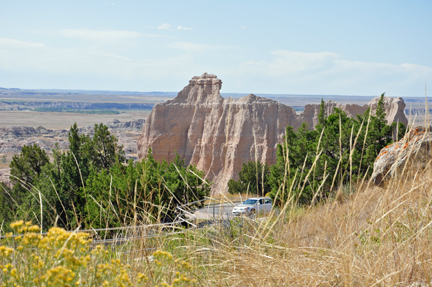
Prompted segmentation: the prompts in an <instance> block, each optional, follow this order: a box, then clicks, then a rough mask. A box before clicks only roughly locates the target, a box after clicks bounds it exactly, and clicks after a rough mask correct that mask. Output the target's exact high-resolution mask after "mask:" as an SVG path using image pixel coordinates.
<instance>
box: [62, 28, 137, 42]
mask: <svg viewBox="0 0 432 287" xmlns="http://www.w3.org/2000/svg"><path fill="white" fill-rule="evenodd" d="M58 32H59V35H60V36H62V37H66V38H75V39H83V40H96V41H121V40H127V39H134V38H138V37H140V36H141V35H142V34H141V33H138V32H135V31H121V30H101V31H98V30H88V29H80V30H75V29H61V30H59V31H58Z"/></svg>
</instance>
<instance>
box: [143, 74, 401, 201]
mask: <svg viewBox="0 0 432 287" xmlns="http://www.w3.org/2000/svg"><path fill="white" fill-rule="evenodd" d="M221 87H222V81H221V80H220V79H218V78H217V77H216V76H215V75H211V74H207V73H205V74H203V75H202V76H201V77H193V78H192V79H191V80H190V81H189V85H187V86H186V87H185V88H184V89H183V90H182V91H180V92H179V93H178V96H177V97H176V98H175V99H173V100H171V101H167V102H165V103H162V104H157V105H156V106H155V107H154V108H153V110H152V112H151V113H150V114H149V116H148V117H147V120H146V122H145V124H144V127H143V131H142V135H141V137H140V139H139V141H138V155H139V158H140V159H141V158H143V157H145V156H146V154H147V151H148V149H149V148H151V149H152V154H153V157H154V158H155V159H156V160H159V161H160V160H162V159H165V160H167V161H171V160H172V159H174V157H175V155H176V152H177V153H178V154H179V155H180V156H181V157H182V158H183V159H184V160H185V163H186V164H194V165H197V167H198V168H199V169H201V170H203V171H205V173H206V178H208V179H210V180H213V182H214V183H215V186H214V191H216V192H224V191H225V190H226V185H227V182H228V180H229V179H231V178H234V179H236V178H237V176H238V172H239V171H240V170H241V166H242V164H243V163H244V162H247V161H250V160H259V161H261V162H267V163H268V164H274V163H275V162H276V147H277V144H278V143H281V142H282V140H283V136H284V132H285V129H286V127H287V126H288V125H290V126H293V127H294V128H295V129H297V128H299V127H300V125H301V124H302V123H303V122H307V123H308V124H309V125H310V126H311V127H313V126H315V125H316V123H317V116H318V113H319V109H320V105H306V106H305V110H304V111H303V113H301V114H300V115H297V114H296V112H295V110H294V109H293V108H292V107H289V106H286V105H284V104H281V103H278V102H276V101H273V100H270V99H266V98H262V97H257V96H255V95H253V94H250V95H248V96H246V97H243V98H240V99H238V100H234V99H230V98H229V99H224V98H222V97H221V95H220V92H219V91H220V89H221ZM375 102H377V101H376V100H375V99H374V100H372V101H371V102H370V103H369V105H371V106H372V108H373V105H374V103H375ZM387 102H388V106H386V112H387V120H388V121H389V122H393V121H394V120H395V119H398V120H399V121H401V122H405V123H406V122H407V120H406V118H405V116H404V114H403V108H404V107H405V104H404V102H403V100H402V99H401V98H399V99H392V98H386V103H387ZM334 107H339V108H342V109H343V110H345V111H346V112H347V114H348V115H350V116H354V115H356V114H359V113H363V112H364V111H366V109H367V107H368V105H365V106H359V105H354V104H345V105H341V104H338V103H335V102H332V101H329V102H327V103H326V109H327V112H328V113H331V112H332V110H333V108H334Z"/></svg>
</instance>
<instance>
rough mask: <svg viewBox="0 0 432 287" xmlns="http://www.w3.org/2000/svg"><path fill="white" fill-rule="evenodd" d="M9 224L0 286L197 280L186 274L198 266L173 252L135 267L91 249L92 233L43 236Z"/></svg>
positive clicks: (1, 244) (0, 254)
mask: <svg viewBox="0 0 432 287" xmlns="http://www.w3.org/2000/svg"><path fill="white" fill-rule="evenodd" d="M10 226H11V228H12V229H13V230H14V232H13V233H12V232H11V233H8V234H7V237H6V238H5V239H2V241H0V286H136V285H141V286H147V285H148V286H154V285H155V284H157V283H159V282H161V283H160V286H185V285H188V286H189V285H191V284H192V283H193V282H195V280H193V279H191V278H189V277H188V275H187V273H188V271H190V270H192V269H193V267H192V266H191V265H190V264H189V263H187V262H185V261H181V260H178V259H177V260H174V259H173V256H172V255H171V254H170V253H168V252H164V251H159V250H158V251H156V252H155V253H154V254H153V258H154V259H153V260H152V262H151V264H150V265H149V266H146V267H145V268H144V267H143V266H141V265H140V266H134V267H135V268H132V267H131V266H130V265H129V264H124V263H122V261H121V260H120V259H119V258H116V255H115V253H114V252H110V251H108V250H105V248H104V247H103V246H101V245H98V246H95V247H94V246H92V245H91V244H90V243H91V239H89V234H87V233H80V232H67V231H65V230H64V229H62V228H58V227H53V228H51V229H50V230H49V231H48V233H47V234H46V235H42V234H40V233H37V232H38V231H39V230H40V229H39V227H38V226H36V225H32V224H31V222H24V221H22V220H21V221H18V222H14V223H12V224H11V225H10ZM133 261H134V262H135V261H136V260H133ZM139 269H141V270H139ZM138 271H142V272H138ZM181 272H183V273H181ZM169 283H171V284H172V285H170V284H169Z"/></svg>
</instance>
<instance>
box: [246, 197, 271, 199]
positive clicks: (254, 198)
mask: <svg viewBox="0 0 432 287" xmlns="http://www.w3.org/2000/svg"><path fill="white" fill-rule="evenodd" d="M248 199H271V198H270V197H249V198H248Z"/></svg>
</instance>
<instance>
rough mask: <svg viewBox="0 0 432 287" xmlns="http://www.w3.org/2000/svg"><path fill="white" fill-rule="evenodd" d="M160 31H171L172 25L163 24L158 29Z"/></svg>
mask: <svg viewBox="0 0 432 287" xmlns="http://www.w3.org/2000/svg"><path fill="white" fill-rule="evenodd" d="M157 28H158V29H159V30H171V25H170V24H167V23H163V24H162V25H160V26H158V27H157Z"/></svg>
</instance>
